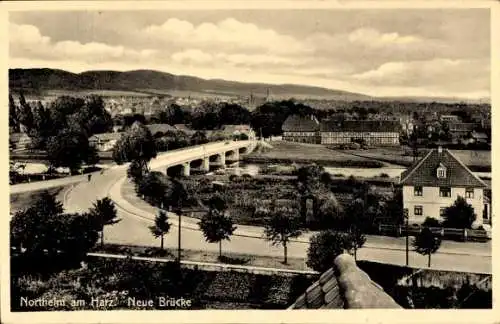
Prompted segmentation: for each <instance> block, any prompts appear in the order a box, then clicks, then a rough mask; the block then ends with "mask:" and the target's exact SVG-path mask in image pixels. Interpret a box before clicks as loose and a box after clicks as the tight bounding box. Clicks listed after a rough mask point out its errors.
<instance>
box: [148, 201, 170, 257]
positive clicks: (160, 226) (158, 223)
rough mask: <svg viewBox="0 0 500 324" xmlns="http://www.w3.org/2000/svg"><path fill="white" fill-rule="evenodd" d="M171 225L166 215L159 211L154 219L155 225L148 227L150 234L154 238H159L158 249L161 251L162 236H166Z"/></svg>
mask: <svg viewBox="0 0 500 324" xmlns="http://www.w3.org/2000/svg"><path fill="white" fill-rule="evenodd" d="M171 225H172V224H170V223H169V222H168V215H167V213H166V212H164V211H162V210H161V211H160V212H159V213H158V215H156V217H155V224H154V225H153V226H149V230H150V231H151V234H153V236H154V237H155V238H158V237H159V238H160V239H161V243H160V248H161V250H162V251H163V239H164V236H165V234H168V232H169V231H170V226H171Z"/></svg>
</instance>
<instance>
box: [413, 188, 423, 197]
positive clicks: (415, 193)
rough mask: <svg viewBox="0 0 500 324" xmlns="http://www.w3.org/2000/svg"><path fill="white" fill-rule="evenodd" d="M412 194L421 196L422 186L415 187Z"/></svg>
mask: <svg viewBox="0 0 500 324" xmlns="http://www.w3.org/2000/svg"><path fill="white" fill-rule="evenodd" d="M413 194H414V196H422V187H415V188H414V189H413Z"/></svg>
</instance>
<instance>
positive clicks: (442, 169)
mask: <svg viewBox="0 0 500 324" xmlns="http://www.w3.org/2000/svg"><path fill="white" fill-rule="evenodd" d="M436 172H437V177H438V178H440V179H443V178H446V167H445V166H444V165H442V164H439V167H438V168H437V171H436Z"/></svg>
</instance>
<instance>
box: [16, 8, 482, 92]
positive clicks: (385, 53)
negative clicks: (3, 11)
mask: <svg viewBox="0 0 500 324" xmlns="http://www.w3.org/2000/svg"><path fill="white" fill-rule="evenodd" d="M243 13H246V15H243ZM277 13H278V11H276V10H274V11H273V10H252V11H243V10H239V11H238V10H224V11H221V10H213V11H159V12H151V11H137V12H134V19H130V14H131V13H127V12H121V11H117V12H108V11H103V12H97V11H87V12H71V14H68V12H15V13H11V15H10V21H9V35H10V49H9V54H10V62H9V67H11V68H35V67H36V68H42V67H44V68H57V69H62V70H67V71H70V72H75V73H78V72H82V71H88V70H116V71H130V70H142V69H144V70H157V71H161V72H167V73H171V74H175V75H190V76H196V77H200V78H204V79H224V80H231V81H237V82H247V83H253V82H256V83H269V84H300V85H309V86H317V87H323V88H327V89H336V90H343V91H349V92H355V93H362V94H366V95H371V96H394V95H397V96H426V97H427V96H428V97H457V98H469V99H482V98H489V96H490V90H489V88H490V80H489V70H490V54H489V52H490V41H489V33H490V32H489V22H490V13H489V10H488V9H472V10H471V9H468V10H467V11H464V10H462V9H440V10H433V9H432V10H431V9H425V10H424V9H422V10H404V9H390V10H385V12H382V11H381V10H375V9H363V10H349V11H346V10H327V11H319V10H308V11H307V14H303V13H302V14H301V13H300V12H299V11H297V10H280V11H279V15H278V14H277ZM271 17H272V19H270V18H271ZM68 19H71V20H75V21H78V22H80V23H77V24H68V21H69V20H68ZM127 21H130V23H125V22H127ZM297 21H300V22H301V23H300V24H297V23H296V22H297ZM409 22H411V23H409ZM61 26H64V28H61ZM472 27H474V28H472ZM478 31H480V32H478ZM242 34H244V35H246V37H241V35H242ZM131 35H132V36H133V37H130V36H131ZM477 35H481V36H480V37H478V36H477ZM34 46H36V48H37V49H38V50H37V51H32V50H29V49H30V48H33V47H34Z"/></svg>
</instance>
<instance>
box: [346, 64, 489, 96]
mask: <svg viewBox="0 0 500 324" xmlns="http://www.w3.org/2000/svg"><path fill="white" fill-rule="evenodd" d="M488 76H489V62H488V60H465V59H464V60H451V59H445V58H436V59H433V60H428V61H410V62H402V61H399V62H387V63H384V64H382V65H380V66H379V67H378V68H376V69H373V70H369V71H365V72H363V73H358V74H354V75H352V79H354V80H357V81H359V82H362V83H364V84H371V85H386V86H387V85H389V86H411V87H419V86H420V87H427V88H429V87H431V88H439V89H448V90H450V91H467V92H471V91H483V90H486V89H489V86H490V82H489V77H488Z"/></svg>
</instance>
